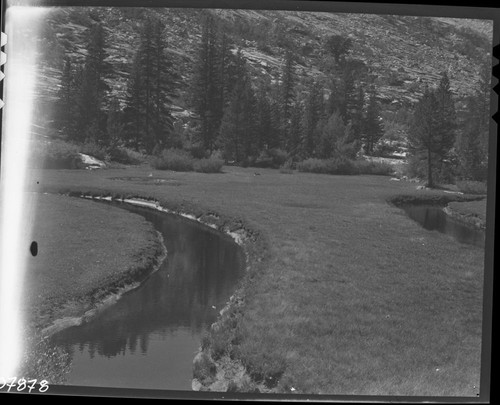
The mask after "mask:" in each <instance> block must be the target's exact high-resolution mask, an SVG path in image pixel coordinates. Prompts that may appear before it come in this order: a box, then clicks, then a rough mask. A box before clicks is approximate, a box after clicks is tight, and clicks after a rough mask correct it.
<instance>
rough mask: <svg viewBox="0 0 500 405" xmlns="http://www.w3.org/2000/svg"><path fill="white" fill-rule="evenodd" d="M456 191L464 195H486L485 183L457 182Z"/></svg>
mask: <svg viewBox="0 0 500 405" xmlns="http://www.w3.org/2000/svg"><path fill="white" fill-rule="evenodd" d="M457 187H458V190H459V191H461V192H462V193H464V194H486V191H487V187H486V183H483V182H480V181H473V180H463V181H457Z"/></svg>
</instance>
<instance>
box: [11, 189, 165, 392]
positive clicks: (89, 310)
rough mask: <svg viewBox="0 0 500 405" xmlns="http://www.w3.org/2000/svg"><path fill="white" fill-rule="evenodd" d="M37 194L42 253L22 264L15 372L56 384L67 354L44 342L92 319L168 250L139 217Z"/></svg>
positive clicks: (154, 266)
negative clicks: (20, 342) (20, 337)
mask: <svg viewBox="0 0 500 405" xmlns="http://www.w3.org/2000/svg"><path fill="white" fill-rule="evenodd" d="M37 194H38V197H36V199H34V200H35V201H36V208H37V217H36V219H35V222H34V228H33V234H32V235H31V236H32V237H33V239H34V240H37V241H38V244H39V247H40V248H39V251H38V254H37V256H36V257H32V256H30V257H29V258H28V259H27V260H28V261H27V268H26V275H25V282H24V288H25V292H24V293H25V300H24V303H23V304H24V308H25V309H24V312H25V322H24V331H23V335H24V341H23V350H24V354H23V360H22V364H21V365H20V371H23V373H22V374H23V375H24V376H25V377H28V376H32V377H33V378H40V376H41V375H43V377H44V378H46V379H50V380H51V381H54V382H57V381H59V377H60V376H61V374H62V373H61V370H63V369H64V368H65V367H66V365H65V363H66V360H65V359H66V358H67V355H66V354H65V353H62V352H61V351H60V350H59V351H58V350H57V349H55V348H53V347H51V346H50V345H49V344H48V341H49V338H50V337H51V336H52V335H54V334H55V333H57V332H59V331H61V330H63V329H66V328H68V327H71V326H75V325H80V324H82V323H85V322H88V321H90V320H91V319H93V318H94V317H95V316H96V315H97V314H98V313H100V312H101V311H102V310H104V309H105V308H107V307H109V306H110V305H113V304H114V303H115V302H116V301H117V300H118V299H119V298H120V297H121V296H122V295H123V294H124V293H125V292H127V291H130V290H132V289H134V288H136V287H137V286H139V285H140V284H141V283H142V282H143V281H144V280H146V279H147V278H148V277H149V276H150V275H151V274H153V273H154V272H155V271H156V270H157V269H158V268H159V267H160V265H161V264H162V262H163V261H164V259H165V258H166V256H167V251H166V247H165V245H164V243H163V242H164V241H163V238H162V235H161V234H160V233H159V232H157V231H156V230H155V229H154V228H153V227H152V225H151V224H149V223H147V222H146V220H145V219H143V218H141V217H139V216H135V215H130V214H129V213H125V212H123V211H121V210H115V209H112V208H110V207H104V206H100V207H95V204H92V203H88V202H85V201H83V200H77V199H74V198H68V197H64V196H61V195H57V194H48V193H44V194H39V193H37ZM91 214H92V215H91ZM132 231H136V232H135V234H133V235H132V234H131V232H132ZM129 233H130V234H129ZM120 250H122V252H121V253H120ZM123 250H124V251H123ZM61 252H69V253H67V254H64V253H61ZM110 252H112V254H109V253H110Z"/></svg>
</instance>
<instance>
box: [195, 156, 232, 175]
mask: <svg viewBox="0 0 500 405" xmlns="http://www.w3.org/2000/svg"><path fill="white" fill-rule="evenodd" d="M223 165H224V161H223V160H222V159H213V158H209V159H200V160H195V161H194V163H193V168H194V171H195V172H200V173H220V172H221V169H222V166H223Z"/></svg>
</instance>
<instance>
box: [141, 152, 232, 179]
mask: <svg viewBox="0 0 500 405" xmlns="http://www.w3.org/2000/svg"><path fill="white" fill-rule="evenodd" d="M223 165H224V161H223V160H222V159H216V158H207V159H195V158H193V157H192V156H191V154H190V153H189V152H186V151H184V150H182V149H165V150H164V151H162V153H161V154H160V155H159V156H155V157H153V158H152V159H151V166H152V167H153V168H154V169H157V170H173V171H176V172H191V171H196V172H200V173H219V172H221V169H222V166H223Z"/></svg>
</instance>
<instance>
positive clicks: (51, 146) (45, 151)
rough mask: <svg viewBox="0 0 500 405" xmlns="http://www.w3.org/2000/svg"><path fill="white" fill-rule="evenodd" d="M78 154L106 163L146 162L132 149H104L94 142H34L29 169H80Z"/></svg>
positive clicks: (115, 147) (82, 165)
mask: <svg viewBox="0 0 500 405" xmlns="http://www.w3.org/2000/svg"><path fill="white" fill-rule="evenodd" d="M80 153H82V154H85V155H89V156H92V157H94V158H96V159H99V160H102V161H106V162H110V161H112V162H117V163H122V164H131V165H134V164H140V163H142V162H145V161H146V160H147V158H146V156H145V155H143V154H142V153H140V152H136V151H134V150H132V149H129V148H125V147H121V146H113V147H109V146H108V147H106V146H103V145H99V144H97V143H95V142H86V143H84V144H73V143H70V142H66V141H63V140H60V139H53V140H51V141H48V142H35V143H34V144H33V145H32V148H31V151H30V165H31V167H37V168H45V169H82V168H84V167H85V165H84V164H83V163H82V159H81V157H80V155H79V154H80Z"/></svg>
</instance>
